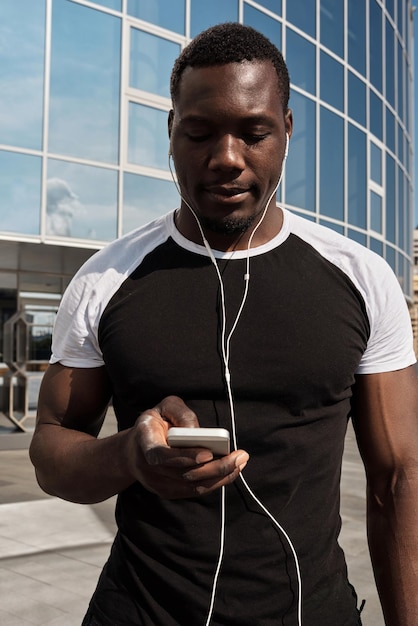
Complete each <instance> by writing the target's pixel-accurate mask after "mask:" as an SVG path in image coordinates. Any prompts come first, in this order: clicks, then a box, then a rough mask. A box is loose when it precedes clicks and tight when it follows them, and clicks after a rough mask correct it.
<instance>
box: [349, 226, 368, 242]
mask: <svg viewBox="0 0 418 626" xmlns="http://www.w3.org/2000/svg"><path fill="white" fill-rule="evenodd" d="M347 236H348V237H349V238H350V239H352V240H353V241H357V243H360V244H361V245H362V246H365V245H366V244H367V237H366V235H365V234H364V233H359V231H358V230H354V229H352V228H349V229H348V232H347Z"/></svg>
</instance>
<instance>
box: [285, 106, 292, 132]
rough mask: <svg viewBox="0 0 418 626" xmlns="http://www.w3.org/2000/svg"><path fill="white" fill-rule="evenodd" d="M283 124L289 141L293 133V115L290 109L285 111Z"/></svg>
mask: <svg viewBox="0 0 418 626" xmlns="http://www.w3.org/2000/svg"><path fill="white" fill-rule="evenodd" d="M284 123H285V127H286V133H287V134H288V136H289V139H290V138H291V136H292V132H293V113H292V109H287V111H286V113H285V116H284Z"/></svg>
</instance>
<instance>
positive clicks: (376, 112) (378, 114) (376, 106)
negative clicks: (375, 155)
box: [370, 91, 383, 141]
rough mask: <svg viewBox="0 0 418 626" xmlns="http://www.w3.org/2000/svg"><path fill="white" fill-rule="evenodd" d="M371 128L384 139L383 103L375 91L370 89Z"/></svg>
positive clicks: (377, 135) (374, 133) (379, 137)
mask: <svg viewBox="0 0 418 626" xmlns="http://www.w3.org/2000/svg"><path fill="white" fill-rule="evenodd" d="M370 130H371V132H372V133H373V135H375V136H376V137H377V138H378V139H380V140H381V141H383V105H382V101H381V99H380V98H379V96H377V95H376V94H375V93H374V91H370Z"/></svg>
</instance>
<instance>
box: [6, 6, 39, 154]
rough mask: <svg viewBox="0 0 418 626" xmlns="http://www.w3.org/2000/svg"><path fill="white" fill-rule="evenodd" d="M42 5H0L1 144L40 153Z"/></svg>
mask: <svg viewBox="0 0 418 626" xmlns="http://www.w3.org/2000/svg"><path fill="white" fill-rule="evenodd" d="M44 36H45V2H44V1H43V2H42V1H39V2H33V0H20V2H16V0H2V2H0V68H1V71H0V93H1V97H0V143H2V144H9V145H12V146H18V147H20V148H30V149H34V150H40V149H41V148H42V107H43V89H44V46H45V42H44Z"/></svg>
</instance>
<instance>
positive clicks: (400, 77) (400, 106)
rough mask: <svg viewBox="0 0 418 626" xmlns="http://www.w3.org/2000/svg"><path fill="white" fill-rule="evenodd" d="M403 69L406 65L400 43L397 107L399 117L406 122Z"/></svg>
mask: <svg viewBox="0 0 418 626" xmlns="http://www.w3.org/2000/svg"><path fill="white" fill-rule="evenodd" d="M403 67H404V64H403V52H402V46H401V44H400V43H399V42H398V91H397V96H398V107H397V111H398V115H399V117H400V118H401V120H402V121H405V118H404V111H403V104H404V97H403V85H404V81H403Z"/></svg>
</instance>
